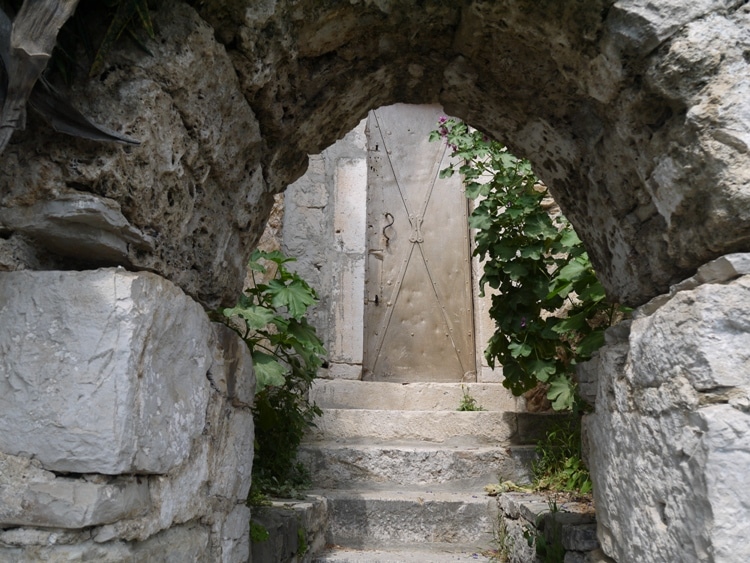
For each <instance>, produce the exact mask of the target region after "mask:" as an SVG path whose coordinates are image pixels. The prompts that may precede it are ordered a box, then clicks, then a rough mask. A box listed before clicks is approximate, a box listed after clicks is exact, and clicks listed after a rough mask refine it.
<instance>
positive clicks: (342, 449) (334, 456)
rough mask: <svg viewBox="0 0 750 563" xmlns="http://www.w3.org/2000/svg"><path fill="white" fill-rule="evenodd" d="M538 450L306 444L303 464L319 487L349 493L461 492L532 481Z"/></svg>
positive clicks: (303, 445) (488, 447)
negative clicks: (366, 490)
mask: <svg viewBox="0 0 750 563" xmlns="http://www.w3.org/2000/svg"><path fill="white" fill-rule="evenodd" d="M533 457H534V447H533V446H512V447H502V446H501V447H493V446H475V447H460V446H445V445H437V444H429V443H424V442H422V443H415V444H409V445H400V446H394V445H387V444H380V445H374V444H337V443H326V442H323V443H317V444H302V445H301V446H300V449H299V453H298V459H299V461H300V462H302V463H303V464H304V465H305V466H306V467H307V468H308V469H309V470H310V474H311V478H312V482H313V487H316V488H325V489H345V488H357V487H363V486H368V487H370V488H390V489H394V488H407V487H408V488H412V489H415V488H432V489H440V490H456V489H459V488H474V489H477V490H482V487H484V485H487V484H490V483H498V482H500V481H506V480H510V481H513V482H515V483H526V482H528V481H529V480H530V469H531V460H532V459H533Z"/></svg>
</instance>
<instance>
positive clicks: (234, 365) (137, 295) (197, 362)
mask: <svg viewBox="0 0 750 563" xmlns="http://www.w3.org/2000/svg"><path fill="white" fill-rule="evenodd" d="M0 305H1V306H0V327H1V328H0V412H2V416H0V560H2V561H8V562H21V561H24V562H25V561H29V562H30V561H42V560H43V561H60V562H62V561H73V560H76V561H78V560H81V561H89V560H91V561H93V560H95V561H102V562H104V561H113V562H114V561H118V562H119V561H206V562H212V563H213V562H217V561H222V562H239V561H243V562H244V561H247V560H248V550H249V542H248V539H249V538H248V536H249V524H248V522H249V518H250V511H249V508H248V507H247V506H245V499H246V498H247V493H248V489H249V487H250V474H251V470H252V460H253V417H252V413H251V412H250V406H251V404H252V401H253V395H254V392H255V379H254V376H253V372H252V363H251V359H250V354H249V352H248V351H247V347H246V346H245V344H244V343H243V342H242V341H241V340H240V339H239V337H238V336H237V335H236V334H235V333H234V332H233V331H231V330H230V329H228V328H227V327H225V326H224V325H221V324H216V323H211V322H210V321H209V319H208V317H207V316H206V314H205V313H204V311H203V309H202V308H201V307H200V305H198V304H197V303H196V302H195V301H193V300H192V299H190V298H189V297H188V296H186V295H185V294H184V293H183V292H182V291H181V290H180V289H179V288H177V287H176V286H174V285H173V284H172V283H170V282H168V281H166V280H164V279H163V278H160V277H159V276H156V275H154V274H150V273H145V272H144V273H130V272H126V271H125V270H122V269H119V268H118V269H112V268H110V269H101V270H95V271H87V272H60V271H46V272H33V271H28V270H27V271H19V272H0Z"/></svg>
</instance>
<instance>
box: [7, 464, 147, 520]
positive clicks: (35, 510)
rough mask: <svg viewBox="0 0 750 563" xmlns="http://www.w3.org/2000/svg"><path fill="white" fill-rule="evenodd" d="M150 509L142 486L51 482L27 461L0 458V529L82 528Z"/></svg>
mask: <svg viewBox="0 0 750 563" xmlns="http://www.w3.org/2000/svg"><path fill="white" fill-rule="evenodd" d="M99 477H101V476H99ZM150 507H151V499H150V497H149V489H148V484H147V483H146V481H145V480H141V479H137V478H135V477H118V478H115V479H107V478H98V479H97V478H96V476H93V477H91V478H89V479H71V478H66V477H56V476H55V475H54V474H53V473H50V472H49V471H44V470H43V469H40V468H39V467H37V464H35V462H32V461H31V460H29V459H26V458H19V457H14V456H9V455H6V454H3V453H0V527H5V526H44V527H51V528H73V529H75V528H87V527H89V526H97V525H100V524H106V523H109V522H114V521H116V520H119V519H121V518H132V517H134V516H138V515H139V514H142V513H144V512H146V511H147V510H148V509H149V508H150Z"/></svg>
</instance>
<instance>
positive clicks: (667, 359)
mask: <svg viewBox="0 0 750 563" xmlns="http://www.w3.org/2000/svg"><path fill="white" fill-rule="evenodd" d="M748 318H750V276H742V277H739V278H736V279H735V280H733V281H729V282H726V283H706V284H703V285H700V286H698V287H696V288H694V289H686V290H683V291H679V292H677V293H676V294H675V295H674V296H673V297H672V298H671V299H670V300H669V301H668V302H666V303H665V304H663V305H662V306H661V307H660V308H658V309H657V310H655V311H654V312H652V313H651V314H650V315H641V316H640V317H637V318H635V320H633V322H632V325H631V331H630V336H629V338H628V339H627V340H626V342H629V346H627V347H624V346H622V344H615V345H614V346H612V345H610V346H609V348H610V350H609V352H611V353H612V354H618V353H619V355H620V358H621V359H620V360H619V361H613V362H610V364H609V365H610V366H611V367H614V368H616V369H613V370H611V371H601V372H600V373H599V392H598V395H597V399H596V412H595V413H594V414H592V415H589V416H587V417H586V423H585V426H586V434H587V435H588V440H589V443H590V447H591V452H590V456H589V465H590V469H591V473H592V477H593V480H594V496H595V500H596V506H597V519H598V521H599V532H598V534H599V540H600V541H601V544H602V549H603V550H604V552H605V553H607V554H608V555H610V556H612V557H613V558H614V559H616V560H618V561H639V562H640V561H644V562H648V561H654V562H656V561H722V562H730V561H736V562H738V563H739V562H742V561H747V560H748V559H750V546H748V543H747V542H746V541H745V540H744V538H745V535H746V533H745V523H746V522H747V521H748V520H749V519H750V489H749V488H748V487H747V485H746V483H745V472H744V469H743V468H746V467H747V465H748V463H749V462H750V442H748V439H747V436H749V435H750V398H749V397H750V322H749V321H748ZM604 350H605V351H606V350H607V349H606V348H605V349H604ZM605 353H606V352H605Z"/></svg>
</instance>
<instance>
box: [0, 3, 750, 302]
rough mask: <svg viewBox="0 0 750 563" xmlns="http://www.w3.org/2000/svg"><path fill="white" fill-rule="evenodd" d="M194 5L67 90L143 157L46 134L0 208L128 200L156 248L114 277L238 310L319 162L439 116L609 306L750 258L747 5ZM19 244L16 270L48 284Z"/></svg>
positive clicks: (5, 230) (124, 259)
mask: <svg viewBox="0 0 750 563" xmlns="http://www.w3.org/2000/svg"><path fill="white" fill-rule="evenodd" d="M198 9H199V11H198V12H196V11H194V10H193V8H191V7H190V6H188V5H187V4H186V3H183V2H180V1H177V0H170V1H168V2H165V3H164V4H163V5H162V7H161V8H160V10H159V11H158V12H157V13H155V14H154V19H155V21H159V22H160V24H159V26H158V27H159V29H158V36H157V39H156V40H155V41H152V42H150V43H149V49H151V50H152V52H153V53H154V56H153V57H151V56H148V55H146V54H145V53H143V52H142V51H140V50H137V49H136V48H135V47H133V46H129V45H123V46H122V47H121V48H119V49H118V50H116V51H115V52H113V53H112V54H111V55H110V58H109V60H108V64H107V65H105V70H104V71H103V72H102V74H101V75H100V76H97V77H94V78H93V79H90V80H86V79H85V78H83V77H80V78H79V80H78V81H77V82H76V84H75V86H74V87H73V91H72V92H71V98H72V100H73V101H74V103H76V105H77V106H78V107H80V108H81V109H82V110H83V111H84V113H86V114H87V115H90V116H91V117H92V118H94V119H96V120H98V121H99V122H102V123H103V124H104V125H107V126H110V127H111V128H117V129H118V130H121V131H123V132H125V133H127V134H128V135H131V136H133V137H135V138H138V139H139V140H141V141H142V144H141V145H140V146H138V147H121V146H113V145H100V144H95V143H92V142H89V141H82V140H71V139H69V138H66V137H63V136H61V135H58V134H52V133H50V131H49V130H47V129H45V126H44V125H42V124H40V123H37V122H35V121H33V120H32V121H31V122H30V126H29V130H28V131H26V132H25V133H19V134H18V135H16V136H15V137H14V139H13V142H12V143H11V145H10V146H9V147H8V149H7V150H6V153H5V154H4V155H3V156H2V159H0V164H1V165H0V170H2V173H0V194H2V195H1V196H0V206H3V207H19V208H28V209H37V207H34V206H37V205H39V204H40V202H51V201H52V202H53V201H55V200H56V199H58V198H61V197H70V195H71V194H74V195H75V194H78V193H80V192H85V193H91V194H94V195H96V196H99V197H102V198H107V199H109V200H113V201H115V202H116V203H117V204H119V206H120V209H121V213H122V215H123V217H124V218H125V219H126V221H127V222H128V224H129V227H128V229H131V228H132V232H138V233H142V235H143V236H144V237H148V238H147V240H148V241H149V242H151V241H153V248H151V247H150V246H149V245H140V246H139V245H136V244H132V243H128V242H127V241H125V245H126V250H127V256H124V255H122V253H120V254H112V253H109V254H108V255H107V257H106V259H107V260H108V261H109V262H108V263H110V264H123V265H126V266H129V267H132V268H136V269H149V270H151V271H155V272H158V273H160V274H161V275H163V276H165V277H167V278H168V279H170V280H172V281H173V282H175V283H176V284H177V285H179V286H180V287H181V288H182V289H183V290H184V291H186V292H187V293H188V294H190V295H191V296H193V297H195V298H197V299H198V300H199V301H200V302H202V303H203V304H205V305H209V306H211V307H213V306H216V305H217V304H219V303H224V304H230V303H232V302H233V301H234V300H235V298H236V295H237V293H238V291H239V290H240V288H241V284H242V279H243V277H244V264H245V258H246V257H247V256H248V255H249V253H250V252H251V250H252V247H253V246H254V244H255V242H257V239H258V237H259V236H260V233H261V232H262V226H263V224H264V223H265V221H266V219H267V218H268V214H269V212H270V209H271V203H272V199H273V198H272V194H273V193H274V192H279V191H281V190H283V189H284V188H285V187H286V186H287V185H288V184H289V183H291V182H292V181H294V180H295V179H296V178H298V177H299V176H300V174H302V172H303V171H304V169H305V167H306V165H307V155H308V154H316V153H319V152H320V151H321V150H322V149H324V148H326V147H327V146H329V145H330V144H331V143H332V142H333V141H334V140H336V139H337V138H340V137H343V136H344V135H345V134H346V133H347V132H348V131H350V130H351V129H353V128H354V126H355V125H356V124H357V123H358V122H359V121H360V120H361V119H362V118H363V117H364V116H365V114H366V112H367V111H368V110H370V109H372V108H376V107H379V106H382V105H387V104H391V103H395V102H406V103H434V102H440V103H441V104H442V105H443V106H444V108H445V110H446V112H447V113H449V114H451V115H456V116H458V117H461V118H464V119H466V120H467V121H469V122H470V123H471V124H472V125H474V126H476V127H478V128H480V129H482V130H484V131H486V132H488V133H490V134H492V135H494V136H495V137H497V138H499V139H501V140H503V141H505V142H507V143H508V144H509V146H510V147H511V149H512V150H513V151H515V152H516V153H518V154H519V155H522V156H527V157H529V158H530V159H531V160H532V162H533V164H534V166H535V169H536V171H537V173H538V174H539V175H540V176H541V177H542V179H543V180H544V181H545V182H546V183H547V184H548V185H549V186H550V189H551V191H552V193H553V194H554V196H555V198H556V200H557V201H558V202H559V203H560V205H561V207H562V209H563V211H564V212H565V213H566V215H567V216H568V217H569V218H570V219H571V221H572V222H573V224H574V225H575V227H576V228H577V229H578V232H579V234H580V236H581V238H582V239H583V240H584V242H585V243H586V246H587V248H588V250H589V253H590V255H591V258H592V260H593V262H594V264H595V266H596V268H597V271H598V272H599V273H600V276H601V278H602V281H603V282H604V284H605V286H606V288H607V290H608V293H609V295H610V296H611V297H612V298H614V299H617V300H620V301H622V302H625V303H628V304H630V305H639V304H642V303H644V302H646V301H647V300H648V299H650V298H652V297H654V296H656V295H659V294H662V293H665V292H666V291H667V289H668V288H669V286H670V285H671V284H673V283H675V282H677V281H679V280H681V279H684V278H685V277H687V276H689V275H691V274H692V273H693V272H694V271H695V270H696V269H697V268H698V267H699V266H700V265H701V264H703V263H705V262H707V261H708V260H711V259H713V258H716V257H717V256H720V255H723V254H727V253H730V252H736V251H743V250H747V248H748V245H749V244H750V227H748V225H750V189H749V188H748V183H749V181H750V168H748V166H747V154H748V146H750V101H748V100H750V83H749V82H748V81H747V79H746V77H747V75H748V73H749V72H750V68H749V66H750V62H749V58H748V57H747V53H748V51H749V49H750V25H749V20H750V6H748V5H747V4H746V3H745V2H743V1H741V0H721V1H708V0H701V1H698V2H691V3H688V4H685V3H684V2H682V1H681V0H664V1H661V2H658V3H655V2H646V1H645V0H619V1H617V2H614V1H613V0H583V1H581V2H558V3H544V4H541V3H539V2H535V1H533V0H512V1H509V2H504V3H493V2H480V1H472V2H466V3H445V2H441V1H438V0H428V1H426V2H424V3H422V4H419V5H415V4H413V3H410V2H403V1H397V0H389V1H378V2H369V1H367V2H365V1H353V2H345V3H340V2H328V1H326V2H320V1H318V0H302V1H292V0H275V1H270V0H269V1H264V2H260V3H258V2H255V1H253V2H250V1H249V0H236V1H233V2H225V1H224V0H206V1H204V2H201V3H199V4H198ZM197 68H200V72H196V69H197ZM40 155H41V157H40ZM67 228H68V229H73V230H75V228H76V227H75V225H73V224H68V225H67ZM14 229H15V227H14V226H13V225H11V224H3V223H2V221H1V220H0V237H2V238H3V239H7V238H8V237H12V236H18V235H21V234H22V233H20V232H17V231H16V230H14ZM31 231H33V228H32V227H30V226H29V227H27V232H31ZM37 232H38V230H37ZM70 238H75V237H73V236H71V237H70ZM43 242H44V241H41V242H40V244H39V247H40V248H39V251H40V253H41V252H46V251H47V250H49V246H50V245H49V244H46V245H45V244H42V243H43ZM16 248H17V247H13V249H12V250H14V252H13V254H12V256H13V257H14V258H13V259H12V260H8V259H7V258H6V259H4V260H3V261H2V262H0V263H1V264H2V267H3V268H6V269H14V268H24V267H28V268H40V267H44V265H43V264H44V260H42V259H41V258H39V259H35V258H34V257H33V256H28V255H27V253H23V252H18V251H16ZM0 250H2V248H0ZM9 250H10V249H9ZM53 250H54V249H53ZM58 250H59V249H58ZM77 258H78V263H79V264H83V265H84V266H85V265H86V264H87V262H86V260H87V257H86V256H85V255H81V256H78V257H77ZM71 260H72V257H70V256H64V255H63V256H60V258H59V261H60V262H61V263H62V264H63V265H64V264H66V263H69V262H70V261H71ZM89 263H90V262H89Z"/></svg>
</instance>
